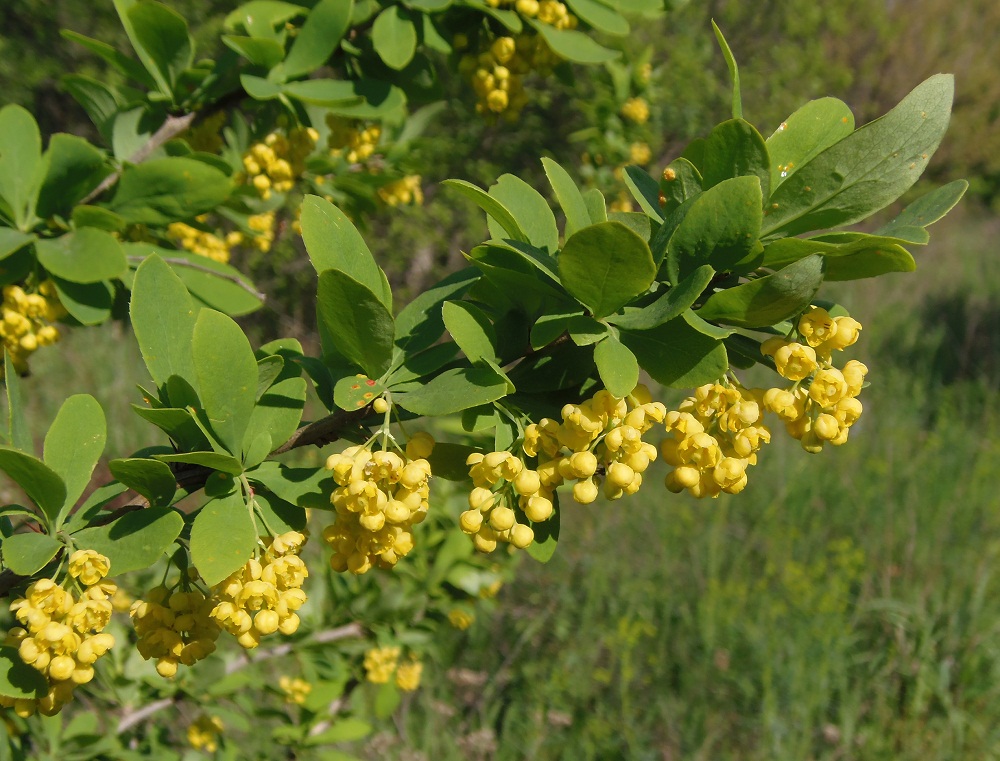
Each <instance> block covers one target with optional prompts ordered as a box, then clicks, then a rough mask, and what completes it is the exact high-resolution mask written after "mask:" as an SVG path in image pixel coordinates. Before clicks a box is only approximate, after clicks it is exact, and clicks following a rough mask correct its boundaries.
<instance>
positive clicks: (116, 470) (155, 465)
mask: <svg viewBox="0 0 1000 761" xmlns="http://www.w3.org/2000/svg"><path fill="white" fill-rule="evenodd" d="M108 467H109V469H110V470H111V475H113V476H114V477H115V478H116V479H118V480H119V481H120V482H121V483H123V484H125V485H126V486H127V487H128V488H130V489H132V490H133V491H136V492H138V493H139V494H141V495H142V496H144V497H145V498H146V499H148V500H149V504H150V505H152V506H153V507H160V506H164V505H169V504H170V502H171V500H173V498H174V494H175V493H176V491H177V479H176V477H175V476H174V473H173V471H172V470H170V466H169V465H167V464H166V463H165V462H160V461H159V460H150V459H146V458H144V457H133V458H129V459H118V460H112V461H111V462H110V463H108Z"/></svg>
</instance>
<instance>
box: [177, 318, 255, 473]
mask: <svg viewBox="0 0 1000 761" xmlns="http://www.w3.org/2000/svg"><path fill="white" fill-rule="evenodd" d="M191 352H192V358H193V360H194V370H195V377H196V378H197V379H198V384H197V388H198V390H199V394H198V395H199V398H200V399H201V402H202V404H203V405H204V409H205V414H206V415H207V416H208V421H209V425H210V426H211V428H212V431H213V433H214V434H215V436H216V437H217V439H218V440H219V443H221V444H222V445H223V446H224V447H225V448H226V449H227V450H228V451H229V452H230V453H231V454H232V455H234V456H237V457H238V456H239V455H240V451H241V445H242V443H243V436H244V434H245V433H246V430H247V425H248V424H249V422H250V415H251V414H252V413H253V408H254V403H255V400H256V398H257V360H256V359H255V358H254V355H253V349H252V348H250V342H249V341H248V340H247V337H246V335H245V334H244V333H243V330H242V329H241V328H240V326H239V325H237V324H236V322H234V321H233V320H232V318H230V317H227V316H226V315H224V314H222V313H221V312H216V311H214V310H212V309H202V310H201V313H200V314H199V315H198V319H197V321H196V322H195V325H194V334H193V336H192V344H191Z"/></svg>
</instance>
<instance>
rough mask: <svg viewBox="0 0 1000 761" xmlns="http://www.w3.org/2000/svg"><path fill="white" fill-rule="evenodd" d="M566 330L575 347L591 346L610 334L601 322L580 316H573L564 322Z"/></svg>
mask: <svg viewBox="0 0 1000 761" xmlns="http://www.w3.org/2000/svg"><path fill="white" fill-rule="evenodd" d="M566 329H567V330H568V331H569V336H570V338H572V339H573V343H575V344H576V345H577V346H592V345H593V344H596V343H597V342H598V341H601V340H603V339H604V337H605V336H607V335H608V333H609V332H610V331H609V329H608V326H607V325H606V324H604V323H603V322H600V321H598V320H595V319H594V318H593V317H588V316H586V315H582V314H575V315H573V316H572V317H570V318H569V320H567V321H566Z"/></svg>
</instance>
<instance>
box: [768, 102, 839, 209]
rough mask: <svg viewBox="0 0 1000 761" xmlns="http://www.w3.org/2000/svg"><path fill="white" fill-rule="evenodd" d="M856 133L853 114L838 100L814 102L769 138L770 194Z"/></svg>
mask: <svg viewBox="0 0 1000 761" xmlns="http://www.w3.org/2000/svg"><path fill="white" fill-rule="evenodd" d="M853 131H854V114H852V113H851V109H850V108H849V107H848V106H847V104H846V103H844V102H843V101H840V100H837V99H836V98H820V99H819V100H811V101H809V102H808V103H806V104H805V105H804V106H802V108H800V109H799V110H798V111H796V112H795V113H794V114H792V115H791V116H789V117H788V118H787V119H786V120H785V121H783V122H782V123H781V125H780V126H779V127H778V129H776V130H775V131H774V134H773V135H771V137H769V138H768V139H767V152H768V154H769V155H770V157H771V191H772V192H773V191H774V190H775V189H776V188H777V187H778V186H779V185H781V183H783V182H784V181H785V180H786V179H788V178H789V177H791V176H792V175H793V174H795V173H796V172H797V171H798V170H799V169H801V168H802V167H803V166H805V165H806V164H808V163H809V162H810V161H811V160H812V159H814V158H815V157H816V156H818V155H819V154H820V153H822V152H823V151H825V150H826V149H827V148H829V147H830V146H831V145H833V144H834V143H838V142H840V141H841V140H843V139H844V138H845V137H847V136H848V135H850V134H851V133H852V132H853Z"/></svg>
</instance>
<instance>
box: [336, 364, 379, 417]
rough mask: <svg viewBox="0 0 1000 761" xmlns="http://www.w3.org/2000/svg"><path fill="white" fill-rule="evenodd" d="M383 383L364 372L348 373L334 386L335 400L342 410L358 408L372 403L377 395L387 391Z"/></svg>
mask: <svg viewBox="0 0 1000 761" xmlns="http://www.w3.org/2000/svg"><path fill="white" fill-rule="evenodd" d="M385 390H386V386H385V384H383V383H379V382H378V381H375V380H372V379H371V378H368V377H366V376H365V375H364V374H363V373H358V374H357V375H348V376H347V377H345V378H341V379H340V380H339V381H337V383H336V385H335V386H334V387H333V402H334V404H336V405H337V406H338V407H339V408H340V409H342V410H348V411H352V410H358V409H361V408H362V407H364V406H365V405H366V404H370V403H371V402H372V401H373V400H374V399H375V397H377V396H381V395H382V394H383V393H385Z"/></svg>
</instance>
